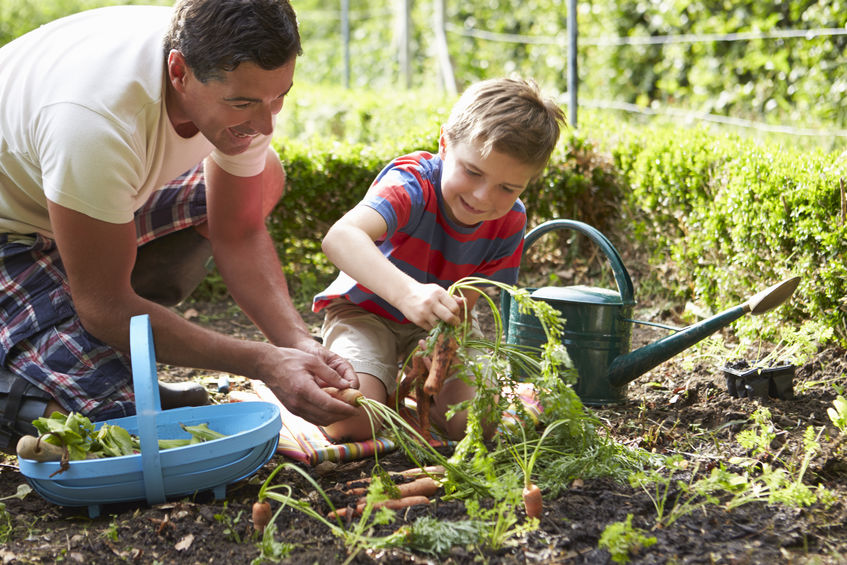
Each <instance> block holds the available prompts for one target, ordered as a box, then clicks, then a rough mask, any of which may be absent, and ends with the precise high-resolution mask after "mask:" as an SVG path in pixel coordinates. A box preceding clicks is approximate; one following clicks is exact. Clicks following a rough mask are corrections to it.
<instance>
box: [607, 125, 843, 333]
mask: <svg viewBox="0 0 847 565" xmlns="http://www.w3.org/2000/svg"><path fill="white" fill-rule="evenodd" d="M613 153H614V157H615V163H616V165H617V168H618V171H619V173H620V175H622V177H623V178H624V179H625V182H626V184H627V185H628V186H629V187H630V188H631V191H630V192H629V195H628V207H627V208H628V209H627V216H628V218H627V220H626V221H629V222H631V223H632V226H633V228H634V233H635V234H636V237H637V238H639V240H640V241H643V242H644V245H645V246H649V248H650V249H652V263H653V264H654V265H658V264H663V263H668V262H670V263H671V264H672V265H673V269H672V277H670V278H665V284H666V285H668V286H669V287H670V289H671V290H673V292H674V293H675V294H676V295H678V296H680V297H684V298H689V299H696V300H699V301H702V302H703V303H705V304H707V305H709V306H711V307H714V308H716V309H717V308H725V307H728V306H732V305H734V304H736V303H738V302H739V301H740V300H742V299H744V298H746V297H747V296H748V295H749V294H750V293H751V292H753V291H756V290H759V289H762V288H765V287H766V286H769V285H770V284H772V283H776V282H778V281H779V280H781V279H783V278H786V277H788V276H792V275H800V276H801V277H802V282H801V284H800V287H799V289H798V291H797V294H796V295H795V298H794V299H793V300H791V301H790V303H789V305H788V306H785V307H783V308H782V309H780V310H779V314H780V315H781V316H787V317H788V318H790V319H793V320H804V319H814V320H817V321H822V322H824V324H825V325H826V326H829V327H832V328H834V329H835V331H836V333H837V334H838V336H839V339H840V340H842V341H843V340H845V339H847V327H845V323H846V322H847V312H845V302H844V296H845V295H847V267H845V263H844V258H845V257H847V226H845V222H844V219H843V218H841V216H840V214H841V211H840V200H841V188H840V186H841V182H842V178H843V177H844V176H845V171H844V167H845V165H844V163H839V160H838V156H837V155H836V154H834V153H830V154H827V153H825V152H823V151H820V150H817V151H798V150H795V149H792V148H790V147H783V146H780V145H777V144H775V143H767V142H755V141H751V140H749V139H742V138H739V137H736V136H723V135H716V134H712V133H709V132H707V131H706V130H705V129H702V128H698V129H693V130H680V129H678V128H656V127H641V128H638V129H628V130H626V131H625V132H624V133H621V132H619V133H618V137H617V145H616V147H615V148H614V149H613Z"/></svg>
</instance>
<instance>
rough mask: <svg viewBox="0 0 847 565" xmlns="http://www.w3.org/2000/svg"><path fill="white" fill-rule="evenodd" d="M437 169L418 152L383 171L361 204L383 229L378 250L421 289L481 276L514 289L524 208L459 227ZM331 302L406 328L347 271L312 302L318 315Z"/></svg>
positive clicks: (434, 161)
mask: <svg viewBox="0 0 847 565" xmlns="http://www.w3.org/2000/svg"><path fill="white" fill-rule="evenodd" d="M441 171H442V162H441V159H440V158H439V157H438V155H433V154H431V153H428V152H425V151H419V152H416V153H412V154H410V155H405V156H403V157H399V158H397V159H395V160H394V161H392V162H391V163H390V164H389V165H388V166H387V167H385V168H384V169H383V170H382V172H380V174H379V175H378V176H377V178H376V179H375V180H374V182H373V184H372V185H371V188H370V190H368V194H367V195H366V196H365V198H364V199H363V200H362V202H361V203H360V204H359V205H360V206H368V207H370V208H373V209H374V210H376V211H377V212H379V214H380V215H381V216H382V217H383V218H384V219H385V223H386V225H387V230H386V233H385V234H384V235H383V237H382V238H380V239H379V240H378V241H377V242H376V245H377V247H378V248H379V249H380V251H381V252H382V253H383V255H384V256H385V257H387V258H388V259H389V261H391V262H392V263H393V264H394V265H395V266H396V267H397V268H398V269H400V270H401V271H403V272H404V273H406V274H407V275H409V276H411V277H412V278H414V279H415V280H416V281H418V282H421V283H425V284H426V283H435V284H438V285H441V286H442V287H444V288H447V287H448V286H450V285H451V284H452V283H454V282H456V281H458V280H459V279H461V278H464V277H468V276H478V277H484V278H486V279H489V280H493V281H498V282H502V283H505V284H515V283H516V282H517V276H518V268H519V266H520V259H521V252H522V250H523V236H524V231H525V228H526V210H525V208H524V205H523V203H522V202H521V201H520V200H518V201H516V202H515V205H514V206H513V207H512V209H511V210H510V211H509V212H508V213H507V214H506V215H505V216H503V217H501V218H498V219H496V220H489V221H484V222H480V223H479V224H476V225H475V226H470V227H468V226H462V225H459V224H456V223H455V222H453V221H452V220H450V218H449V217H448V216H447V214H446V213H445V211H444V204H443V201H442V197H441ZM336 298H346V299H348V300H350V301H351V302H353V303H355V304H358V305H360V306H361V307H362V308H364V309H365V310H367V311H369V312H373V313H375V314H378V315H380V316H383V317H385V318H388V319H392V320H395V321H398V322H407V320H406V319H405V317H404V316H403V315H402V314H401V313H400V311H399V310H397V309H396V308H394V307H393V306H391V305H390V304H388V303H387V302H386V301H385V300H383V299H382V298H381V297H379V296H377V295H376V294H374V293H372V292H371V291H370V290H368V289H367V288H366V287H364V286H362V285H360V284H358V283H356V281H355V280H353V279H352V278H351V277H349V276H348V275H347V274H346V273H344V272H341V273H340V274H339V275H338V277H337V278H336V279H335V281H334V282H333V283H332V284H331V285H330V286H329V287H327V288H326V290H324V291H323V292H322V293H320V294H318V295H317V296H316V297H315V299H314V302H313V304H312V309H313V310H314V311H315V312H318V311H320V310H321V309H322V308H323V307H324V306H326V305H327V304H328V303H329V302H330V301H332V300H333V299H336Z"/></svg>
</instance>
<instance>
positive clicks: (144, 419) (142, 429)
mask: <svg viewBox="0 0 847 565" xmlns="http://www.w3.org/2000/svg"><path fill="white" fill-rule="evenodd" d="M129 347H130V360H131V362H132V383H133V388H134V390H135V415H136V416H135V417H136V418H137V419H138V435H139V438H140V443H141V468H142V475H143V477H144V492H145V494H146V495H147V502H148V503H149V504H151V505H153V504H161V503H163V502H165V483H164V480H163V479H162V460H161V458H160V456H159V433H158V429H157V427H156V415H157V414H158V413H159V412H161V410H162V404H161V402H160V400H159V379H158V377H157V376H156V351H155V350H154V348H153V329H152V328H151V327H150V316H148V315H147V314H142V315H140V316H133V317H132V318H131V319H130V321H129Z"/></svg>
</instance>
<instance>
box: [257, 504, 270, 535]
mask: <svg viewBox="0 0 847 565" xmlns="http://www.w3.org/2000/svg"><path fill="white" fill-rule="evenodd" d="M270 521H271V505H270V503H269V502H268V501H267V500H265V501H263V502H254V503H253V529H254V530H256V531H257V532H259V533H260V534H261V533H263V532H264V531H265V528H266V527H267V525H268V524H269V523H270Z"/></svg>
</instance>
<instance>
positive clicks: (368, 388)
mask: <svg viewBox="0 0 847 565" xmlns="http://www.w3.org/2000/svg"><path fill="white" fill-rule="evenodd" d="M357 374H358V376H359V392H361V393H362V394H363V395H365V397H367V398H370V399H373V400H376V401H378V402H381V403H383V404H385V402H386V400H387V399H388V394H387V393H386V391H385V385H384V384H382V381H380V380H379V379H378V378H376V377H375V376H373V375H370V374H368V373H357ZM373 426H374V427H373V429H371V421H370V419H369V418H368V415H367V413H366V412H365V409H364V408H359V414H357V415H356V416H353V417H351V418H347V419H346V420H341V421H339V422H334V423H332V424H330V425H328V426H324V428H323V430H324V433H326V435H327V436H329V437H330V439H332V440H333V441H336V442H345V441H363V440H366V439H371V438H372V437H373V434H374V433H375V432H378V431H379V430H380V429H381V428H382V422H381V421H374V424H373Z"/></svg>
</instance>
